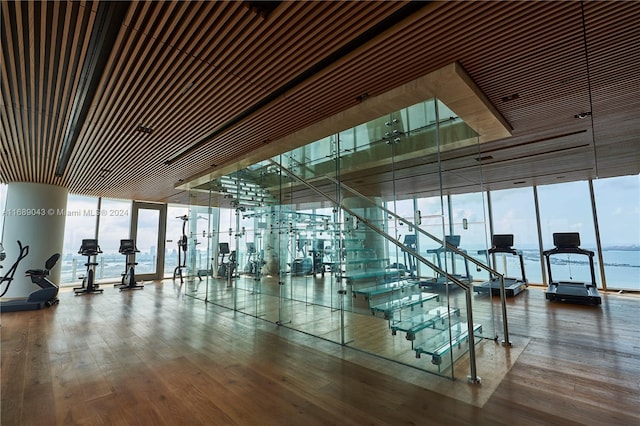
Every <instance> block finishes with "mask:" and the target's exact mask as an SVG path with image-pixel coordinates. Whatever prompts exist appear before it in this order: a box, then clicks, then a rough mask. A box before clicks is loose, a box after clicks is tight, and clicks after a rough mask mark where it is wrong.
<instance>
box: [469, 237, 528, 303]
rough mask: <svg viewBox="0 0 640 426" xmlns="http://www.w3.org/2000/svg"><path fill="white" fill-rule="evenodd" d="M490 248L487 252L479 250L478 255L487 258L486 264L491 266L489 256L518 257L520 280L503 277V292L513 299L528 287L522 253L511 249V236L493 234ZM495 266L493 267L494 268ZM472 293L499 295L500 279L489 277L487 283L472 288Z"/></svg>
mask: <svg viewBox="0 0 640 426" xmlns="http://www.w3.org/2000/svg"><path fill="white" fill-rule="evenodd" d="M491 246H492V247H491V248H490V249H489V250H479V251H478V254H484V255H486V256H487V263H488V264H491V261H490V258H489V256H490V255H493V254H496V253H506V254H512V255H514V256H518V257H519V258H520V273H521V276H522V278H512V277H504V291H505V295H506V296H507V297H514V296H517V295H518V294H520V293H521V292H522V291H523V290H525V289H526V288H527V286H528V284H529V283H528V281H527V277H526V274H525V272H524V259H523V257H522V251H521V250H516V249H514V248H513V234H495V235H494V236H493V237H491ZM493 269H496V268H495V265H494V268H493ZM473 291H475V292H477V293H478V294H481V293H491V295H493V296H499V295H500V278H499V277H493V276H492V277H491V279H490V280H489V281H485V282H483V283H481V284H477V285H474V286H473Z"/></svg>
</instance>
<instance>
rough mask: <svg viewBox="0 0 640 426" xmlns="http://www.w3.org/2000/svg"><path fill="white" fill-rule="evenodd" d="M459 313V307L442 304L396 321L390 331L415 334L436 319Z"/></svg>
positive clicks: (443, 318) (429, 325) (441, 319)
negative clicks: (447, 306) (448, 306)
mask: <svg viewBox="0 0 640 426" xmlns="http://www.w3.org/2000/svg"><path fill="white" fill-rule="evenodd" d="M453 315H460V309H459V308H446V307H444V306H441V307H438V308H434V309H431V310H429V311H428V312H424V313H421V314H418V315H414V316H412V317H410V318H408V319H404V320H402V321H398V322H396V323H394V324H392V325H391V331H392V332H393V333H394V334H395V332H396V331H404V332H406V333H412V334H415V333H417V332H418V331H420V330H423V329H425V328H427V327H431V326H432V325H434V324H435V323H436V322H438V321H443V320H445V319H446V318H448V317H449V316H453Z"/></svg>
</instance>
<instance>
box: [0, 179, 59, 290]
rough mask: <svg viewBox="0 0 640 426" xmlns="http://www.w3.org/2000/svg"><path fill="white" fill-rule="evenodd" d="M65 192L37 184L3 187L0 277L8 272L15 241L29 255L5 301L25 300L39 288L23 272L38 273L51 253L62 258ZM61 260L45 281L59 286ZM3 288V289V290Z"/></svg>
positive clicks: (21, 183) (19, 183)
mask: <svg viewBox="0 0 640 426" xmlns="http://www.w3.org/2000/svg"><path fill="white" fill-rule="evenodd" d="M67 195H68V191H67V189H66V188H62V187H60V186H54V185H45V184H40V183H27V182H12V183H9V184H8V186H7V203H6V207H5V211H4V214H5V217H4V228H3V235H2V245H3V246H4V249H5V251H6V252H7V258H6V259H5V260H4V262H2V263H3V264H2V266H3V269H0V274H2V276H4V274H5V273H6V272H7V271H8V270H9V268H10V267H11V265H13V263H14V262H15V261H16V259H17V258H18V254H19V248H18V243H17V241H18V240H20V241H21V242H22V245H23V246H29V255H28V256H27V257H25V258H24V259H23V260H22V262H20V264H19V265H18V269H17V270H16V273H15V275H14V280H13V282H12V284H11V287H10V288H9V291H7V293H6V294H5V297H26V296H27V295H29V293H31V292H32V291H33V290H37V289H38V288H39V287H38V286H37V285H35V284H33V283H31V280H30V279H29V278H28V277H25V275H24V273H25V271H26V270H27V269H42V268H44V264H45V262H46V260H47V259H48V258H49V257H50V256H51V255H52V254H54V253H60V255H61V256H62V244H63V241H64V225H65V219H66V213H65V210H66V207H67ZM61 267H62V257H61V258H60V260H58V264H57V265H56V266H55V267H54V268H53V269H52V270H51V274H50V276H49V279H50V280H51V281H53V282H54V283H56V284H59V283H60V270H61ZM3 287H4V286H3Z"/></svg>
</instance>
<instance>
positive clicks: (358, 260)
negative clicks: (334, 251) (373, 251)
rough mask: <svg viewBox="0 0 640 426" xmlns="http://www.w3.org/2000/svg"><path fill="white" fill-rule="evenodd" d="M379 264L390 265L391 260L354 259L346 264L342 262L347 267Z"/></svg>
mask: <svg viewBox="0 0 640 426" xmlns="http://www.w3.org/2000/svg"><path fill="white" fill-rule="evenodd" d="M377 262H385V263H389V258H363V259H352V260H347V261H346V262H342V263H343V264H345V265H358V264H361V263H377Z"/></svg>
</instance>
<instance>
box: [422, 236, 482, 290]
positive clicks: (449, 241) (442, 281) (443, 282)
mask: <svg viewBox="0 0 640 426" xmlns="http://www.w3.org/2000/svg"><path fill="white" fill-rule="evenodd" d="M444 241H445V244H444V245H443V246H442V247H438V248H437V249H429V250H427V253H429V254H435V255H436V261H437V263H438V268H440V269H442V270H445V271H446V270H447V269H446V267H447V253H450V254H451V258H450V259H451V269H450V271H451V272H450V273H449V275H450V276H453V277H455V278H457V279H458V280H460V281H462V282H465V283H470V282H471V280H472V279H473V277H472V276H471V274H470V273H469V261H468V260H467V258H463V259H464V268H465V275H462V274H457V273H456V267H455V255H456V253H455V252H453V251H452V250H451V249H450V248H449V247H447V246H452V247H455V248H458V247H459V246H460V235H445V237H444ZM460 251H461V252H463V253H466V250H460ZM442 255H444V262H443V258H442V257H443V256H442ZM449 284H451V281H450V280H448V279H447V277H446V276H443V275H438V276H437V277H435V278H433V279H430V280H426V281H421V282H420V285H421V286H427V287H439V286H449ZM452 288H458V286H457V285H456V286H453V287H452Z"/></svg>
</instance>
